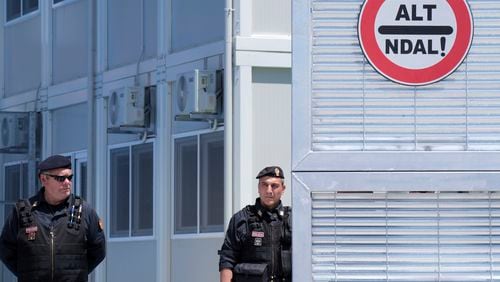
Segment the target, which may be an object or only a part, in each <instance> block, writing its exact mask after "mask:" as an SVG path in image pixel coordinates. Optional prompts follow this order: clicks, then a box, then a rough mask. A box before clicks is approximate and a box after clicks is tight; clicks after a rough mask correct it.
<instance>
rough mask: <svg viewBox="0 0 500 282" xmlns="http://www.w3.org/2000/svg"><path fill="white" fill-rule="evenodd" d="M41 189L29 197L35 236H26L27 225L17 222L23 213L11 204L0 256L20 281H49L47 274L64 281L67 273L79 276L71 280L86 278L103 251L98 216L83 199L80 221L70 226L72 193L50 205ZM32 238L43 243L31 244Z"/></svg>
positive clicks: (102, 239)
mask: <svg viewBox="0 0 500 282" xmlns="http://www.w3.org/2000/svg"><path fill="white" fill-rule="evenodd" d="M43 193H44V188H43V187H42V189H40V191H39V192H38V194H37V195H35V196H34V197H32V198H30V199H29V204H30V205H31V215H32V216H31V217H32V219H33V223H32V224H30V226H32V228H34V226H36V231H35V232H34V236H35V238H34V239H29V238H28V235H29V234H28V233H29V232H28V227H24V226H23V224H22V223H21V222H20V221H22V218H26V217H25V216H23V217H21V216H20V215H19V214H18V210H17V208H16V207H14V209H13V210H12V213H11V214H10V216H9V217H8V218H7V221H6V222H5V225H4V227H3V231H2V235H1V237H0V257H1V259H2V261H3V262H4V263H5V265H6V266H7V267H8V268H9V269H10V270H11V271H12V272H13V273H14V274H15V275H16V276H17V277H18V278H19V279H20V281H51V280H49V279H46V277H53V278H50V279H53V280H52V281H67V278H68V277H78V278H77V279H72V280H70V281H75V280H76V281H87V275H88V274H89V273H90V272H92V270H93V269H94V268H95V267H96V266H97V265H98V264H99V263H100V262H101V261H102V260H103V259H104V257H105V255H106V242H105V236H104V232H103V230H102V229H101V225H100V224H99V217H98V216H97V213H96V212H95V210H93V209H92V208H91V207H90V206H89V205H88V204H87V203H86V202H85V201H83V200H82V201H81V206H82V210H81V216H82V219H81V224H79V226H75V225H72V227H69V225H68V223H69V222H70V219H71V207H72V205H73V203H74V196H73V195H71V196H70V197H68V199H67V200H66V202H64V203H63V204H60V205H57V206H52V205H49V204H48V203H47V202H46V201H45V199H44V196H43ZM73 221H74V220H73ZM51 232H52V233H53V234H54V237H53V240H54V245H53V247H54V251H51V249H52V246H50V244H51V242H50V241H51V240H52V239H51V235H50V234H51ZM35 242H36V243H40V244H41V245H42V246H40V245H39V246H37V247H33V246H31V245H30V244H31V243H33V245H36V244H34V243H35ZM47 259H49V261H48V262H47ZM29 260H32V262H31V263H29ZM31 264H32V265H31ZM52 268H53V269H52ZM71 269H72V270H71ZM29 272H30V273H29ZM72 272H73V273H72ZM28 277H30V279H28ZM37 279H39V280H37Z"/></svg>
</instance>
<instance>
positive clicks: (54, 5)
mask: <svg viewBox="0 0 500 282" xmlns="http://www.w3.org/2000/svg"><path fill="white" fill-rule="evenodd" d="M54 1H56V0H52V1H51V2H52V3H51V4H52V8H53V9H56V8H59V7H62V6H66V5H69V4H71V3H74V2H77V1H80V0H59V2H57V3H54Z"/></svg>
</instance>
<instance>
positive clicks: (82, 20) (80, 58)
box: [52, 1, 88, 84]
mask: <svg viewBox="0 0 500 282" xmlns="http://www.w3.org/2000/svg"><path fill="white" fill-rule="evenodd" d="M87 5H88V1H75V2H72V3H69V4H68V5H63V6H59V7H57V8H54V10H53V13H52V16H53V18H52V28H53V31H52V32H53V35H52V38H53V43H52V48H53V51H52V60H53V64H52V68H53V69H52V81H53V83H54V84H57V83H61V82H65V81H69V80H73V79H76V78H81V77H84V76H86V75H87V55H88V54H87V41H88V29H87V27H88V24H87V21H88V7H87Z"/></svg>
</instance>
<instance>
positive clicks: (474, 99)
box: [294, 0, 500, 151]
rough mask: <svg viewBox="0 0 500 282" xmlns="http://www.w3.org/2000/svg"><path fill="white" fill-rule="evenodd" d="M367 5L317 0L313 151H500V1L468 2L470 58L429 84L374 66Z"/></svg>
mask: <svg viewBox="0 0 500 282" xmlns="http://www.w3.org/2000/svg"><path fill="white" fill-rule="evenodd" d="M361 4H362V1H340V0H338V1H332V0H330V1H326V0H323V1H322V0H313V1H311V36H312V39H311V43H310V44H311V46H310V48H311V54H310V56H311V58H310V64H311V70H310V71H311V86H310V87H311V115H312V121H311V123H312V129H311V130H312V132H311V135H312V136H311V139H312V140H311V143H312V144H311V148H312V150H313V151H394V150H396V151H468V150H470V151H483V150H499V149H500V91H498V90H499V89H500V52H499V51H498V50H500V32H499V30H500V2H499V1H469V4H470V6H471V9H472V13H473V16H474V25H475V28H474V39H473V44H472V47H471V49H470V52H469V55H468V57H467V58H466V60H465V61H464V63H462V65H461V66H460V67H459V68H458V69H457V70H456V71H455V72H454V73H453V74H451V75H450V76H449V77H447V78H446V79H444V80H443V81H441V82H439V83H435V84H432V85H429V86H425V87H406V86H401V85H398V84H395V83H393V82H390V81H388V80H387V79H385V78H384V77H382V76H381V75H380V74H378V73H377V72H376V71H375V70H374V69H373V68H372V67H371V66H370V65H369V64H368V63H367V61H366V59H365V58H364V56H363V54H362V52H361V48H360V47H359V43H358V37H357V29H356V28H357V21H358V14H359V11H360V7H361ZM294 51H295V50H294ZM294 71H295V70H294Z"/></svg>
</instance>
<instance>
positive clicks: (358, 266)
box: [312, 192, 500, 282]
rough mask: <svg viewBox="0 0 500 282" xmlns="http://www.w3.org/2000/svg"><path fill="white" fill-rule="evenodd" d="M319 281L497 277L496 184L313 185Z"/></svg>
mask: <svg viewBox="0 0 500 282" xmlns="http://www.w3.org/2000/svg"><path fill="white" fill-rule="evenodd" d="M312 263H313V265H312V277H313V280H314V281H419V282H424V281H463V282H473V281H499V280H500V193H499V192H374V193H367V192H363V193H355V192H313V193H312Z"/></svg>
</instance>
